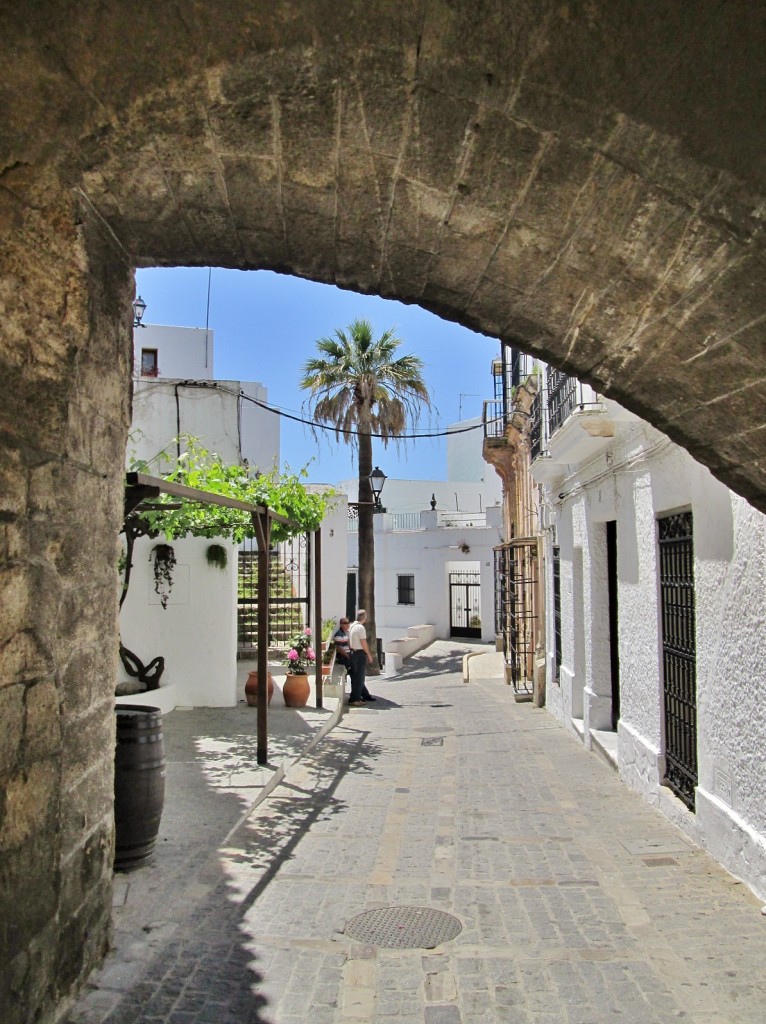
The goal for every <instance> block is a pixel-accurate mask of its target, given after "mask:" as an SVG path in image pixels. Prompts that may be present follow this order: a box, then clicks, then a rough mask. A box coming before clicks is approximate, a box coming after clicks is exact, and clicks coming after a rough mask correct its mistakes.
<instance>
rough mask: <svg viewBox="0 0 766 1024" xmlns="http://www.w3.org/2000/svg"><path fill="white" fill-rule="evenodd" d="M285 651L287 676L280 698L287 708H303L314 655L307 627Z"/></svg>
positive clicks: (314, 659)
mask: <svg viewBox="0 0 766 1024" xmlns="http://www.w3.org/2000/svg"><path fill="white" fill-rule="evenodd" d="M289 643H290V647H289V649H288V651H287V656H286V659H285V660H286V662H287V676H286V678H285V682H284V686H283V687H282V696H283V697H284V698H285V704H286V705H287V706H288V707H289V708H303V707H305V706H306V704H307V703H308V699H309V694H310V693H311V686H310V684H309V677H308V672H309V669H311V668H313V667H314V664H315V662H316V654H315V652H314V648H313V647H312V641H311V630H310V629H309V628H308V626H307V627H306V628H305V629H304V630H302V632H300V633H297V634H296V635H295V636H294V637H293V638H292V639H291V640H290V641H289Z"/></svg>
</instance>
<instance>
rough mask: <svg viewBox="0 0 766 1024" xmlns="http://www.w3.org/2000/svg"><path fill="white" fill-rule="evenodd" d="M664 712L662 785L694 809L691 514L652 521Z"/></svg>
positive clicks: (694, 648) (694, 647)
mask: <svg viewBox="0 0 766 1024" xmlns="http://www.w3.org/2000/svg"><path fill="white" fill-rule="evenodd" d="M657 527H658V535H659V549H660V604H661V620H662V669H663V692H664V712H665V762H666V767H665V772H666V775H665V782H666V784H667V785H668V786H669V787H670V789H671V790H672V791H673V792H674V793H675V794H676V796H677V797H678V798H679V799H680V800H682V801H683V802H684V803H685V804H686V806H687V807H688V808H689V809H690V810H692V811H693V810H694V809H695V790H696V787H697V782H698V770H697V642H696V628H695V594H694V522H693V519H692V513H691V512H679V513H676V514H674V515H670V516H665V517H663V518H662V519H659V520H658V521H657Z"/></svg>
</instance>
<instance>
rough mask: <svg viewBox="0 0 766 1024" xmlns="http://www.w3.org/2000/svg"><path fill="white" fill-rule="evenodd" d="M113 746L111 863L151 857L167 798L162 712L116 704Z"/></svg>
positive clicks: (131, 863) (122, 865) (125, 865)
mask: <svg viewBox="0 0 766 1024" xmlns="http://www.w3.org/2000/svg"><path fill="white" fill-rule="evenodd" d="M115 710H116V713H117V744H116V746H115V751H114V825H115V832H116V841H115V854H114V866H115V869H116V870H118V871H120V870H121V871H127V870H129V869H130V868H133V867H138V866H139V865H141V864H142V863H143V862H144V861H145V860H146V859H147V857H150V856H151V854H152V852H153V850H154V844H155V842H156V840H157V833H158V832H159V829H160V819H161V818H162V808H163V805H164V802H165V745H164V742H163V739H162V713H161V711H160V709H159V708H150V707H144V706H143V705H141V704H118V705H117V706H116V709H115Z"/></svg>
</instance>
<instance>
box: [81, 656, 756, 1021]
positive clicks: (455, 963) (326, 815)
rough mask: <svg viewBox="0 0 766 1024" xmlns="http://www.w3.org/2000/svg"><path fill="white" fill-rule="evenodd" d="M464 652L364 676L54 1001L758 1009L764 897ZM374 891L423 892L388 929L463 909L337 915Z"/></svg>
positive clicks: (255, 1011)
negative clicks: (108, 955) (108, 968)
mask: <svg viewBox="0 0 766 1024" xmlns="http://www.w3.org/2000/svg"><path fill="white" fill-rule="evenodd" d="M459 668H460V664H459V658H458V657H457V656H456V653H455V651H454V650H453V649H452V648H451V647H450V645H448V644H445V643H439V644H436V645H433V646H432V647H431V648H429V649H428V651H427V652H425V653H424V654H423V655H421V656H419V657H416V658H414V659H412V660H411V662H410V663H408V667H407V671H406V673H405V674H404V675H403V676H401V677H399V678H397V679H394V680H383V679H381V680H375V683H376V692H377V694H378V700H377V702H376V703H375V704H373V705H371V706H368V707H365V708H359V709H357V708H353V709H349V710H348V712H347V713H346V714H345V715H344V717H343V719H342V720H341V722H340V724H339V725H338V726H337V727H336V728H335V729H334V730H333V731H332V732H331V733H330V734H329V735H328V736H326V737H325V738H324V740H323V741H322V742H321V744H319V745H318V746H317V747H316V748H315V749H314V750H313V751H312V752H311V753H310V754H308V755H307V756H305V757H304V758H303V760H301V761H300V762H298V763H297V764H295V765H294V766H293V767H292V768H291V769H290V770H289V772H288V773H287V776H286V778H285V779H284V781H283V782H282V783H281V784H280V785H279V786H278V787H277V788H276V789H275V790H274V791H273V792H272V794H271V795H270V796H269V797H268V799H266V800H264V801H263V802H262V803H261V804H260V805H259V806H258V807H257V808H256V809H255V810H254V812H253V813H252V814H251V815H250V817H249V818H248V819H247V820H246V821H245V822H244V823H243V824H242V825H241V826H240V827H239V828H238V829H237V830H236V831H235V832H234V834H233V835H232V837H231V838H230V842H229V845H228V846H226V847H225V848H220V849H219V850H218V851H217V852H216V854H215V855H214V856H213V857H211V858H209V859H208V860H207V861H206V863H205V866H204V867H203V869H202V870H201V871H200V873H199V874H198V875H197V876H196V884H197V886H198V891H199V899H196V900H195V899H193V898H190V899H189V905H188V913H187V915H186V916H185V917H184V918H183V920H181V921H180V922H179V923H178V926H177V927H175V928H174V930H173V932H172V934H170V935H169V936H168V937H167V940H166V941H159V942H158V943H157V946H156V949H154V950H153V951H152V955H151V956H150V957H148V958H147V959H146V960H145V961H144V962H143V967H142V970H141V973H140V974H139V975H137V976H136V977H135V978H134V979H133V980H132V981H131V984H130V985H128V986H123V988H122V989H120V990H119V992H118V993H117V997H115V990H114V989H109V987H108V985H104V986H102V987H101V988H98V989H95V990H94V991H93V992H92V993H91V994H90V996H88V997H87V998H86V999H84V1000H83V1001H82V1003H81V1004H79V1005H78V1007H77V1008H76V1009H75V1011H73V1013H72V1014H71V1016H70V1017H69V1018H68V1019H69V1021H70V1022H71V1024H75V1022H76V1024H97V1022H98V1024H101V1022H102V1021H108V1022H109V1024H133V1022H144V1021H146V1022H150V1021H151V1022H158V1024H160V1022H161V1024H182V1022H183V1024H228V1022H232V1024H233V1022H235V1021H236V1022H237V1024H307V1022H311V1024H363V1022H364V1024H393V1022H397V1024H410V1022H412V1024H416V1022H417V1024H421V1022H422V1024H494V1022H498V1024H562V1022H565V1024H602V1022H618V1021H619V1022H625V1024H666V1022H675V1021H683V1022H685V1024H751V1022H752V1024H756V1022H757V1024H763V1022H764V1021H766V917H764V916H762V915H761V904H760V902H759V901H758V900H757V899H756V898H755V897H754V896H753V895H752V893H750V891H749V890H748V889H747V888H746V887H745V886H743V885H741V884H740V883H738V882H737V881H736V880H735V879H733V878H732V877H731V876H730V875H728V874H727V873H726V872H725V871H723V869H722V868H720V867H719V866H718V865H717V864H716V863H715V862H714V861H713V860H711V859H710V858H709V857H708V856H707V855H705V854H704V853H702V852H701V851H700V850H698V849H697V848H696V847H694V846H693V845H691V844H690V843H689V841H688V840H687V839H685V838H684V837H683V836H682V835H681V834H680V833H679V832H678V831H677V830H676V829H675V828H674V827H673V826H672V825H670V823H669V822H667V821H666V820H665V819H664V818H663V817H661V816H660V815H659V813H657V812H656V811H654V810H652V809H651V808H650V807H648V806H647V805H646V804H645V803H643V802H642V801H641V800H640V799H639V798H638V797H637V796H635V795H634V794H632V793H631V792H629V791H628V789H627V788H626V787H625V786H624V785H622V784H621V783H620V781H619V779H618V777H617V775H616V774H615V773H614V772H613V771H611V770H610V769H609V768H608V767H607V766H606V765H605V764H604V763H603V762H602V761H601V760H600V759H599V758H598V757H596V756H595V755H593V754H590V753H588V752H587V751H585V750H584V749H583V747H582V745H581V744H580V743H579V742H578V741H577V740H576V739H574V738H573V737H571V736H570V735H569V734H568V733H567V732H565V731H564V730H563V729H562V728H561V727H560V726H558V725H557V724H556V723H555V722H554V721H553V719H552V718H551V717H550V716H549V715H548V713H547V712H546V711H544V710H540V709H537V708H534V707H532V706H531V705H529V704H524V705H519V704H515V703H514V701H513V696H512V693H511V691H510V690H509V688H508V687H507V686H505V685H504V683H502V682H500V681H498V680H475V681H472V682H471V683H469V684H465V683H463V682H462V678H461V674H460V672H459ZM186 881H188V879H187V880H186ZM389 907H396V908H420V909H412V910H407V909H403V910H400V913H399V918H398V920H399V922H400V923H398V924H397V923H395V924H394V926H393V936H394V937H393V940H392V941H396V940H397V935H401V936H402V940H403V941H404V940H406V938H407V936H408V934H409V931H408V929H410V927H413V928H414V929H415V931H417V930H418V928H419V927H421V923H423V922H425V923H426V924H427V922H428V921H429V920H430V916H431V915H429V914H428V913H427V911H430V910H437V911H442V912H444V913H445V914H447V915H450V917H454V918H455V919H456V920H457V922H458V923H459V925H460V926H461V930H460V932H459V934H458V935H457V936H456V937H455V938H454V939H451V940H450V941H445V942H443V943H442V944H441V945H437V946H435V948H423V943H424V942H425V943H427V941H428V940H427V938H424V937H423V935H421V936H419V937H418V936H416V938H419V939H420V941H421V946H420V948H388V947H384V946H382V945H380V944H379V938H378V932H377V931H376V927H375V924H374V923H373V925H372V926H370V928H368V929H367V935H366V936H365V934H364V932H363V933H362V937H361V938H359V937H357V938H354V937H353V935H352V934H351V933H352V932H355V931H356V927H355V924H356V923H358V922H356V923H354V924H352V923H351V922H352V921H353V919H354V918H356V917H357V915H360V914H362V913H363V912H366V911H370V910H375V909H383V908H389ZM151 912H153V913H154V914H155V915H156V914H157V912H158V911H157V908H156V907H155V908H151V910H150V909H149V908H148V909H147V915H149V914H150V913H151ZM448 920H449V919H448ZM426 930H427V929H426ZM390 934H391V930H390V929H389V935H390ZM114 966H115V969H116V967H118V966H119V965H114Z"/></svg>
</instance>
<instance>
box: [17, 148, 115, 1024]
mask: <svg viewBox="0 0 766 1024" xmlns="http://www.w3.org/2000/svg"><path fill="white" fill-rule="evenodd" d="M4 184H5V188H4V190H3V191H2V193H0V230H2V233H3V244H2V246H0V303H1V304H2V320H1V326H0V331H1V332H2V333H1V335H0V376H1V378H2V380H3V384H4V387H3V402H2V406H1V407H0V436H1V438H2V443H1V444H0V864H1V865H2V878H3V886H2V894H3V896H2V900H3V904H0V922H1V923H2V924H1V927H2V932H1V933H0V934H1V939H0V947H1V948H0V963H2V964H3V970H2V971H0V979H1V980H0V1019H1V1020H3V1021H4V1022H5V1024H17V1022H18V1024H22V1022H27V1021H30V1020H33V1019H34V1020H38V1019H39V1020H47V1019H50V1018H51V1017H52V1014H53V1012H54V1007H55V1006H56V1005H57V1004H60V1003H62V1002H63V1001H65V1000H66V998H67V996H68V994H69V993H71V992H72V991H73V989H74V988H76V986H77V985H78V984H79V983H80V982H81V981H82V979H83V978H84V977H85V976H86V975H87V973H88V972H89V970H90V969H91V967H92V966H93V965H94V964H95V963H96V962H97V961H98V960H99V959H100V957H101V956H102V955H103V954H104V952H105V950H106V947H107V942H108V934H109V924H110V911H111V862H112V855H113V818H112V802H113V781H112V779H113V760H114V711H113V708H114V680H115V667H116V659H117V636H118V631H117V576H116V560H117V543H116V542H117V534H118V530H119V527H120V522H121V518H122V480H123V465H124V451H125V439H126V433H127V428H128V424H129V409H130V365H131V359H132V352H131V321H130V302H131V298H132V294H133V287H134V284H133V268H132V265H131V261H130V259H129V257H128V256H127V254H126V253H125V252H124V251H123V250H122V249H121V247H120V245H119V243H118V242H117V240H116V239H115V238H114V236H113V235H112V234H111V232H110V231H109V230H108V229H107V228H105V227H104V226H103V225H102V224H101V222H100V221H99V220H98V218H97V217H96V216H95V214H93V213H92V212H91V211H90V209H89V208H88V206H87V204H86V202H85V200H84V199H83V198H82V197H81V196H80V195H79V194H77V193H75V192H72V191H71V190H70V189H68V188H63V187H61V185H60V183H59V182H58V181H57V180H55V178H54V177H53V176H52V175H51V176H50V177H49V178H47V179H46V180H41V178H40V177H37V178H33V177H32V174H31V172H30V171H29V169H27V168H25V167H24V166H23V165H20V166H19V167H18V169H16V170H15V171H10V172H8V173H7V174H6V175H5V180H4ZM6 900H7V901H8V902H7V904H5V901H6Z"/></svg>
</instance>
